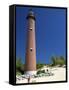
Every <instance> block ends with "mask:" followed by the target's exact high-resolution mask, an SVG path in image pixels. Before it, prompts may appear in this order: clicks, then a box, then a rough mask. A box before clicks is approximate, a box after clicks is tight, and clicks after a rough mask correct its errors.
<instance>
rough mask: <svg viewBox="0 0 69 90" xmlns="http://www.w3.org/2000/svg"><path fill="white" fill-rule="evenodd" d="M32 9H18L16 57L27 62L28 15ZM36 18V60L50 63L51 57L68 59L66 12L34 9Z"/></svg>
mask: <svg viewBox="0 0 69 90" xmlns="http://www.w3.org/2000/svg"><path fill="white" fill-rule="evenodd" d="M29 9H30V7H16V57H17V58H19V57H20V58H21V60H22V62H23V63H24V62H25V49H26V36H27V19H26V17H27V14H28V12H29ZM32 10H33V12H34V13H35V17H36V30H35V32H36V60H37V62H41V63H47V64H48V63H50V58H51V56H64V57H66V56H65V55H66V10H65V9H54V8H35V7H32Z"/></svg>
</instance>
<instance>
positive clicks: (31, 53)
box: [25, 9, 36, 75]
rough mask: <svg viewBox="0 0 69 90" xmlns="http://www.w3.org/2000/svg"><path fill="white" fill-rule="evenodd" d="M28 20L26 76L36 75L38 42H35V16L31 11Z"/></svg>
mask: <svg viewBox="0 0 69 90" xmlns="http://www.w3.org/2000/svg"><path fill="white" fill-rule="evenodd" d="M26 19H27V35H26V36H27V40H26V53H25V74H27V75H35V74H36V40H35V21H36V19H35V15H34V12H33V11H32V10H31V9H30V10H29V13H28V15H27V17H26Z"/></svg>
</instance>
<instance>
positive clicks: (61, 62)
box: [51, 56, 65, 66]
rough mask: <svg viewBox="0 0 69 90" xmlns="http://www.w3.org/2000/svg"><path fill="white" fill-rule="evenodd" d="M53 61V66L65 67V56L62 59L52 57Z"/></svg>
mask: <svg viewBox="0 0 69 90" xmlns="http://www.w3.org/2000/svg"><path fill="white" fill-rule="evenodd" d="M51 61H52V64H51V65H52V66H56V65H60V66H62V65H64V64H65V58H64V57H63V56H60V57H56V56H52V57H51Z"/></svg>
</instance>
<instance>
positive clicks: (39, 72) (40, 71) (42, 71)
mask: <svg viewBox="0 0 69 90" xmlns="http://www.w3.org/2000/svg"><path fill="white" fill-rule="evenodd" d="M41 73H45V70H39V71H37V74H41Z"/></svg>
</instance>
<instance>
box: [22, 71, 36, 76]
mask: <svg viewBox="0 0 69 90" xmlns="http://www.w3.org/2000/svg"><path fill="white" fill-rule="evenodd" d="M36 72H37V71H25V72H24V74H25V75H30V76H31V75H36Z"/></svg>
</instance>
